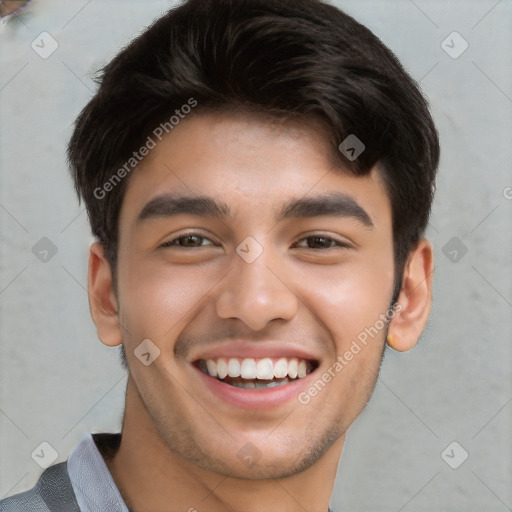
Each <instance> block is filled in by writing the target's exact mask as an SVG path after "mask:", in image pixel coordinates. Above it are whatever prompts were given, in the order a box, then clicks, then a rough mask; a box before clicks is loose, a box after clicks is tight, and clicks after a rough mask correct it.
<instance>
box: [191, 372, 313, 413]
mask: <svg viewBox="0 0 512 512" xmlns="http://www.w3.org/2000/svg"><path fill="white" fill-rule="evenodd" d="M194 369H195V371H196V372H197V373H199V377H200V378H201V379H202V381H203V382H204V384H205V385H206V387H207V388H208V389H209V390H210V391H211V392H212V393H213V394H214V395H215V396H216V397H218V398H220V399H221V400H223V401H224V402H227V403H229V404H231V405H234V406H236V407H242V408H245V409H259V410H261V409H272V408H275V407H278V406H279V405H282V404H284V403H286V402H287V401H289V400H291V399H293V398H296V397H297V396H298V395H299V393H300V392H301V391H302V390H303V389H304V388H305V387H307V385H308V383H309V380H310V379H311V375H313V373H315V371H312V372H311V373H309V374H308V375H306V376H305V377H303V378H301V379H297V380H294V381H292V382H289V383H288V384H282V385H281V386H276V387H273V388H267V389H245V388H237V387H236V386H231V385H230V384H226V383H225V382H222V381H220V380H218V379H217V378H215V377H210V376H209V375H206V373H204V372H202V371H201V370H200V369H199V368H197V367H195V366H194Z"/></svg>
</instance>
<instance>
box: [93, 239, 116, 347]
mask: <svg viewBox="0 0 512 512" xmlns="http://www.w3.org/2000/svg"><path fill="white" fill-rule="evenodd" d="M88 288H89V309H90V311H91V316H92V319H93V321H94V323H95V324H96V330H97V332H98V338H99V339H100V340H101V341H102V342H103V343H104V344H105V345H108V346H111V347H114V346H116V345H120V344H121V343H122V341H123V338H122V333H121V328H120V325H119V320H118V311H117V309H118V306H117V299H116V296H115V293H114V289H113V282H112V269H111V267H110V263H109V262H108V260H107V259H106V258H105V253H104V249H103V245H102V244H101V243H100V242H95V243H93V244H92V245H91V248H90V250H89V277H88Z"/></svg>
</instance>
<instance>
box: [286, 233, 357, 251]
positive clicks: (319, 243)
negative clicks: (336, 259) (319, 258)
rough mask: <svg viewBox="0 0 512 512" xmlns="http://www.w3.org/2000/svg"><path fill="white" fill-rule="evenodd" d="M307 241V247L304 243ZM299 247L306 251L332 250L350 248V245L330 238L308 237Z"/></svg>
mask: <svg viewBox="0 0 512 512" xmlns="http://www.w3.org/2000/svg"><path fill="white" fill-rule="evenodd" d="M303 241H306V245H304V244H303V243H302V242H303ZM296 245H297V246H300V247H305V248H306V249H324V250H325V249H331V248H333V247H349V246H348V244H345V243H343V242H341V241H339V240H336V239H334V238H331V237H329V236H320V235H315V236H308V237H306V238H303V239H302V240H300V241H299V242H298V243H297V244H296Z"/></svg>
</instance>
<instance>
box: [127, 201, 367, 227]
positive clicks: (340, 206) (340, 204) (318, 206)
mask: <svg viewBox="0 0 512 512" xmlns="http://www.w3.org/2000/svg"><path fill="white" fill-rule="evenodd" d="M183 214H189V215H200V216H208V217H214V218H218V219H221V220H225V219H227V218H229V217H230V216H231V211H230V208H229V206H228V205H227V204H226V203H224V202H223V201H220V200H218V199H214V198H212V197H208V196H192V197H191V196H178V195H173V194H163V195H160V196H157V197H155V198H154V199H152V200H151V201H149V202H148V203H147V204H146V205H145V206H144V208H143V209H142V210H141V212H140V213H139V216H138V217H137V223H140V222H142V221H145V220H147V219H151V218H158V217H173V216H176V215H183ZM321 216H335V217H349V218H353V219H355V220H357V221H359V222H360V223H361V224H363V225H364V226H365V227H368V228H373V227H374V224H373V222H372V220H371V218H370V215H369V214H368V213H367V212H366V210H365V209H364V208H363V207H362V206H361V205H360V204H359V203H358V202H357V201H356V200H355V199H354V198H353V197H351V196H349V195H347V194H343V193H334V194H327V195H321V196H316V197H311V198H300V199H293V200H291V201H290V202H288V203H287V204H285V205H284V206H283V207H282V208H281V209H280V211H279V213H278V215H277V219H276V221H277V222H279V221H282V220H285V219H290V218H311V217H321Z"/></svg>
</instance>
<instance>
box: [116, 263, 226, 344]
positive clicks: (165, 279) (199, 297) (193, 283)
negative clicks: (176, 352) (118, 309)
mask: <svg viewBox="0 0 512 512" xmlns="http://www.w3.org/2000/svg"><path fill="white" fill-rule="evenodd" d="M120 271H121V272H123V275H122V277H121V280H120V282H122V283H123V284H122V286H120V289H119V292H120V297H121V306H122V310H123V315H124V318H125V319H126V322H125V325H126V326H127V327H128V331H129V333H130V335H133V334H135V335H136V336H137V337H140V336H143V337H146V338H150V339H153V338H155V339H161V338H165V337H167V336H172V331H173V329H175V328H176V327H178V325H179V324H181V323H183V322H186V321H187V318H188V317H189V316H191V315H194V312H195V311H196V310H197V309H198V308H200V307H201V306H202V304H203V302H204V300H207V295H208V292H209V291H210V290H211V289H212V287H214V285H215V283H216V282H217V281H218V280H219V273H218V269H217V271H213V269H211V270H210V271H209V270H208V269H205V268H201V267H195V268H194V267H193V266H185V265H183V266H181V267H177V266H173V267H171V266H170V265H165V264H162V263H161V262H159V263H155V264H151V263H145V264H143V263H141V262H139V263H137V262H133V263H132V264H129V265H128V264H127V265H125V266H124V267H123V268H122V269H120ZM120 275H121V274H120Z"/></svg>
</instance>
